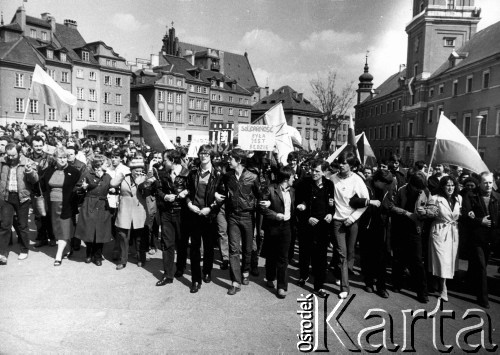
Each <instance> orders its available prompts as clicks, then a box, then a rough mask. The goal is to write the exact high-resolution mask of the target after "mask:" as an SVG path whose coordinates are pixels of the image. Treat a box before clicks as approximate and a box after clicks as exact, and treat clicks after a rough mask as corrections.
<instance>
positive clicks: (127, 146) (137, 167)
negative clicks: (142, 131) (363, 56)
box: [0, 124, 500, 307]
mask: <svg viewBox="0 0 500 355" xmlns="http://www.w3.org/2000/svg"><path fill="white" fill-rule="evenodd" d="M325 156H326V152H315V153H312V154H311V153H302V152H292V153H290V154H289V156H288V164H287V165H283V164H279V163H278V159H277V156H276V153H266V152H247V151H243V150H242V149H240V148H238V147H237V146H235V147H233V148H232V149H230V150H229V149H226V150H224V151H222V152H221V151H219V150H216V149H214V147H213V146H211V145H208V144H207V145H202V146H201V147H200V149H199V151H198V155H197V157H196V158H188V157H187V149H186V147H178V148H177V149H173V150H167V151H165V152H157V151H154V150H152V149H151V148H150V147H148V146H147V145H139V144H138V143H137V142H135V141H134V140H128V141H125V140H115V139H108V140H100V141H96V140H92V139H82V140H80V139H78V138H77V137H75V136H73V135H71V134H69V133H68V132H66V131H64V130H63V129H61V128H48V127H46V126H39V125H37V126H33V127H27V126H26V125H24V124H13V125H9V126H7V127H4V126H0V217H1V220H0V265H1V264H4V265H5V264H7V261H8V254H9V242H10V243H12V231H11V230H12V228H14V230H15V232H16V234H17V236H18V243H19V244H20V253H19V255H18V259H19V260H24V259H26V258H28V254H29V250H30V247H31V246H30V239H29V235H28V234H29V227H28V221H29V216H30V213H33V217H34V220H35V224H36V228H37V236H36V240H35V245H34V247H35V248H40V247H44V246H56V245H57V252H56V256H55V260H54V266H61V265H62V263H63V260H64V259H66V258H68V259H71V258H74V257H77V256H76V254H75V253H76V252H78V251H79V250H80V248H81V242H82V241H83V242H84V244H85V262H86V263H88V264H90V263H94V264H95V265H97V266H101V265H102V262H103V260H104V258H103V247H104V245H105V244H106V243H108V242H112V243H113V252H112V259H113V260H114V261H115V262H116V269H117V270H122V269H124V268H125V267H126V266H127V265H128V261H129V260H128V259H129V255H130V254H131V253H130V252H129V250H130V246H132V247H133V249H134V250H135V258H134V259H135V260H136V263H137V265H138V266H140V267H142V266H144V264H145V263H147V262H148V260H149V258H150V255H152V254H155V253H156V252H157V250H161V252H162V263H163V269H164V274H163V277H162V278H161V279H160V280H158V281H157V283H156V285H157V286H165V285H168V284H171V283H173V282H174V280H175V278H179V277H182V276H183V275H184V274H185V273H186V269H187V259H188V257H189V259H190V271H191V281H192V283H191V286H190V288H189V289H190V292H191V293H196V292H198V291H199V290H200V289H201V286H202V284H203V283H209V282H211V280H212V269H213V266H214V260H215V251H214V249H216V248H217V249H218V250H219V253H218V255H219V257H220V268H221V269H223V270H228V272H229V277H230V280H231V286H230V288H229V289H228V291H227V293H228V294H229V295H235V294H236V293H238V292H240V291H241V286H242V285H248V284H249V283H250V275H252V276H253V277H259V274H260V272H259V268H258V261H259V256H261V257H264V258H265V259H266V264H265V279H266V285H267V286H268V287H270V288H275V289H276V295H277V297H279V298H285V297H286V294H287V290H288V279H289V278H288V270H289V265H293V266H295V267H297V268H298V269H299V275H300V276H299V279H298V285H299V286H302V287H305V285H306V284H307V283H309V282H310V276H313V280H312V286H313V289H314V292H315V293H316V294H317V295H318V296H319V297H326V296H327V294H328V293H327V291H326V290H325V287H324V284H325V282H326V281H327V273H328V272H329V270H330V271H331V272H332V273H333V276H334V280H335V284H336V285H338V286H339V294H338V295H339V297H340V298H346V297H347V296H348V294H349V293H350V287H349V278H350V277H351V276H352V275H356V274H358V272H357V271H356V269H355V268H354V264H355V260H356V249H357V248H358V247H359V263H360V266H361V273H362V276H363V279H364V283H365V287H364V289H365V291H366V292H370V293H376V294H377V295H378V296H380V297H383V298H388V297H389V292H388V284H391V286H392V292H400V291H401V289H402V288H411V289H413V290H414V291H415V293H416V297H417V299H418V300H419V301H420V302H422V303H426V302H428V301H429V298H428V295H429V293H430V292H431V291H434V290H437V292H438V294H439V297H440V298H441V299H442V300H443V301H447V300H448V292H447V283H446V281H447V280H450V279H453V278H454V277H455V271H456V270H457V267H458V260H459V257H463V258H465V259H467V260H468V261H469V262H468V270H467V274H466V280H465V282H466V283H469V284H470V285H471V290H472V291H473V292H474V293H475V295H476V296H477V302H478V304H479V305H481V306H482V307H489V302H488V286H487V273H486V267H487V265H488V259H489V256H490V254H491V253H492V252H497V253H498V251H499V250H498V246H499V244H498V241H499V238H498V234H499V231H500V208H499V207H500V195H499V194H498V193H497V192H496V188H497V186H500V180H499V179H500V174H496V173H495V174H492V173H489V172H483V173H481V174H474V173H471V172H467V171H464V170H463V169H461V168H460V167H454V168H453V169H451V168H450V167H448V166H443V165H442V164H437V165H436V166H434V167H433V169H431V168H430V167H427V165H426V163H425V162H423V161H418V162H416V163H415V164H414V165H413V166H411V167H406V168H403V167H402V166H401V162H400V158H399V157H398V156H397V155H393V156H391V158H390V159H388V160H380V161H379V162H378V163H377V164H376V165H375V166H371V167H368V166H366V167H365V166H363V165H362V164H361V163H360V161H359V160H358V158H357V157H356V155H355V154H354V153H353V152H350V151H346V152H343V153H341V154H340V155H339V157H338V158H337V159H336V160H335V161H334V162H332V163H331V164H329V163H328V162H327V161H326V160H325V159H324V158H325ZM330 246H331V249H330ZM330 250H331V252H329V251H330ZM132 255H134V254H132ZM297 256H298V258H297ZM202 260H203V263H202ZM311 267H312V268H311ZM388 269H390V270H391V273H390V279H389V273H388ZM499 272H500V270H499Z"/></svg>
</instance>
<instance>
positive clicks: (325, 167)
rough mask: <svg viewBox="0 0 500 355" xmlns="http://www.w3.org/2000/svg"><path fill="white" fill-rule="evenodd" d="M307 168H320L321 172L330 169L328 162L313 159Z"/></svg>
mask: <svg viewBox="0 0 500 355" xmlns="http://www.w3.org/2000/svg"><path fill="white" fill-rule="evenodd" d="M309 166H310V167H311V169H315V168H316V167H318V166H320V167H321V171H323V172H325V171H326V170H328V168H329V167H330V164H328V162H327V161H326V160H323V159H313V160H311V162H310V165H309Z"/></svg>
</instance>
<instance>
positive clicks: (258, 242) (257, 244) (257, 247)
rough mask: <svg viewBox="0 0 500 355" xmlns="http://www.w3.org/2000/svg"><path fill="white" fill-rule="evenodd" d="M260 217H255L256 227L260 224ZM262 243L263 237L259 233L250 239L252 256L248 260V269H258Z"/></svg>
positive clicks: (258, 215) (257, 215)
mask: <svg viewBox="0 0 500 355" xmlns="http://www.w3.org/2000/svg"><path fill="white" fill-rule="evenodd" d="M262 218H263V217H262V215H261V214H259V213H257V214H256V216H255V219H256V223H257V226H259V225H260V224H259V223H262ZM263 241H264V238H263V236H262V235H261V234H260V233H253V239H252V256H251V258H250V268H251V269H252V270H255V269H257V268H258V267H259V256H260V252H261V251H262V242H263Z"/></svg>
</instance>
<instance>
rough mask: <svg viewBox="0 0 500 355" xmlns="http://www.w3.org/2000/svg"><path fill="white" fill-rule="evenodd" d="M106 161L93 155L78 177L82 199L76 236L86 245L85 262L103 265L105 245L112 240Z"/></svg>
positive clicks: (108, 178)
mask: <svg viewBox="0 0 500 355" xmlns="http://www.w3.org/2000/svg"><path fill="white" fill-rule="evenodd" d="M105 161H106V159H105V157H104V156H102V155H99V154H98V155H96V156H95V157H94V160H92V162H91V166H90V169H87V170H86V171H85V173H84V174H83V176H82V178H81V180H80V181H81V187H80V188H79V189H80V190H81V191H83V192H84V193H85V199H84V201H83V205H82V207H81V209H80V215H79V216H78V224H77V226H76V232H75V237H76V238H78V239H81V240H82V241H84V242H85V245H86V247H87V249H86V257H85V263H87V264H89V263H91V262H93V263H94V264H96V265H97V266H101V265H102V249H103V246H104V243H107V242H110V241H111V218H112V216H113V213H112V211H111V209H110V207H109V205H108V201H107V195H108V190H109V188H110V182H111V176H109V175H108V174H107V173H106V171H105V170H104V166H103V165H104V163H105Z"/></svg>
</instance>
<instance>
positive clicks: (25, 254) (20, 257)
mask: <svg viewBox="0 0 500 355" xmlns="http://www.w3.org/2000/svg"><path fill="white" fill-rule="evenodd" d="M27 258H28V253H21V254H19V256H18V257H17V260H24V259H27Z"/></svg>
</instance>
